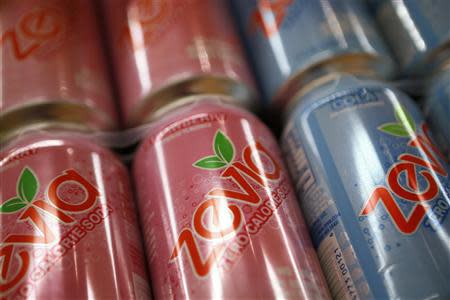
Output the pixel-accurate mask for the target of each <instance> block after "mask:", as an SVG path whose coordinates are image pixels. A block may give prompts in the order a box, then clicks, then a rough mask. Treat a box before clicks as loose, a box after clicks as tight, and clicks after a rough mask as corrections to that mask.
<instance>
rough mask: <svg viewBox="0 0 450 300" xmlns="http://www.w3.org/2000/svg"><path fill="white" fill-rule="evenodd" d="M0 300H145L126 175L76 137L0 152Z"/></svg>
mask: <svg viewBox="0 0 450 300" xmlns="http://www.w3.org/2000/svg"><path fill="white" fill-rule="evenodd" d="M0 179H1V187H0V188H1V199H0V224H1V227H0V299H7V300H9V299H55V300H61V299H148V298H149V297H150V290H149V286H148V280H147V276H146V269H145V257H144V255H143V248H142V244H141V237H140V231H139V227H138V223H137V220H136V219H137V216H136V210H135V206H134V203H133V198H132V194H131V189H130V182H129V177H128V173H127V169H126V168H125V166H124V165H123V164H122V163H121V161H120V160H118V158H117V157H116V156H115V155H113V154H112V153H111V152H110V151H109V150H107V149H105V148H103V147H101V146H99V145H97V144H95V143H93V142H91V141H89V140H87V139H86V138H81V137H77V136H75V135H74V134H73V133H71V134H70V135H69V134H67V133H64V134H63V133H57V132H54V133H49V132H47V133H44V132H39V133H38V132H34V133H28V134H25V135H22V136H21V137H20V138H18V139H14V140H12V141H10V142H9V143H8V145H6V146H5V147H4V148H3V149H2V150H1V152H0Z"/></svg>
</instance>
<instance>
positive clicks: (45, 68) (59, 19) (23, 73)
mask: <svg viewBox="0 0 450 300" xmlns="http://www.w3.org/2000/svg"><path fill="white" fill-rule="evenodd" d="M0 8H1V9H0V19H1V20H2V27H1V28H0V50H1V51H2V56H3V61H2V63H1V64H0V68H1V69H0V72H1V74H2V80H3V86H4V89H3V95H2V100H3V101H2V103H1V106H0V110H1V111H2V112H4V111H8V110H12V109H18V108H21V107H23V106H25V105H30V104H32V103H38V102H55V101H69V102H73V103H79V104H82V105H87V106H89V107H90V108H92V109H96V110H99V111H100V112H102V113H104V114H105V115H106V116H107V117H108V118H109V119H110V122H115V121H116V112H115V107H114V103H113V102H112V96H111V93H110V86H109V82H108V75H107V73H106V65H105V61H104V53H103V52H102V48H101V39H100V36H99V33H98V24H97V22H96V19H95V18H96V17H95V14H94V11H93V7H92V1H89V0H71V1H69V0H62V1H58V0H45V1H38V0H29V1H3V2H2V3H1V4H0Z"/></svg>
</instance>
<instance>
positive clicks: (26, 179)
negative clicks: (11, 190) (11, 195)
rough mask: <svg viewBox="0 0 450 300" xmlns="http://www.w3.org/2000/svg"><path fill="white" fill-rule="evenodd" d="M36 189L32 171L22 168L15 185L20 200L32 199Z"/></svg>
mask: <svg viewBox="0 0 450 300" xmlns="http://www.w3.org/2000/svg"><path fill="white" fill-rule="evenodd" d="M37 189H38V182H37V179H36V177H35V176H34V174H33V172H32V171H31V170H30V169H28V168H24V169H23V171H22V174H21V175H20V179H19V184H18V185H17V194H18V195H19V197H20V198H21V199H22V200H26V201H28V202H31V201H33V199H34V196H36V193H37Z"/></svg>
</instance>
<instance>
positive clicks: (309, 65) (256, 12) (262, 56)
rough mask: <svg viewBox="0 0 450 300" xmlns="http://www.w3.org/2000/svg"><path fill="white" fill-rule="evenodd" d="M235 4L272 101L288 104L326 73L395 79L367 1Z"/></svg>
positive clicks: (259, 0)
mask: <svg viewBox="0 0 450 300" xmlns="http://www.w3.org/2000/svg"><path fill="white" fill-rule="evenodd" d="M232 3H233V4H234V10H235V14H236V17H237V20H238V21H239V23H240V26H241V29H242V32H243V34H244V36H245V38H246V42H247V45H248V48H249V50H250V53H251V55H250V56H251V57H252V58H253V59H254V65H255V68H256V71H257V73H258V74H259V79H260V81H261V83H262V84H261V85H262V88H263V92H264V93H265V96H266V98H268V100H269V101H274V102H283V103H284V101H286V100H287V99H289V98H290V97H291V96H293V95H294V94H295V93H296V92H297V90H298V88H299V86H303V85H304V81H305V78H308V77H311V76H314V77H316V76H317V74H315V75H312V74H311V73H323V72H321V71H320V70H322V69H327V68H332V69H335V70H342V71H345V72H349V73H354V74H378V75H380V76H382V77H390V76H392V73H393V65H392V61H391V59H390V56H389V52H388V50H387V48H386V46H385V44H384V41H383V40H382V38H381V37H380V35H379V33H378V32H377V31H376V29H375V26H374V24H373V20H372V18H371V15H370V13H369V12H368V9H367V6H366V4H365V3H364V1H360V0H350V1H334V0H324V1H322V0H321V1H317V0H272V1H270V0H246V1H240V0H234V1H232ZM325 71H326V70H325ZM325 71H324V72H325Z"/></svg>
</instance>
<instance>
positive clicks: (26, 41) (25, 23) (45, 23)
mask: <svg viewBox="0 0 450 300" xmlns="http://www.w3.org/2000/svg"><path fill="white" fill-rule="evenodd" d="M63 31H64V22H63V21H62V19H61V17H60V13H59V12H58V11H55V10H53V9H50V8H37V9H34V10H32V11H30V12H28V13H26V14H24V15H23V16H22V18H21V19H20V21H19V22H18V24H17V25H16V26H15V27H13V28H11V29H9V30H7V31H5V32H4V33H2V35H1V36H0V46H1V45H7V44H8V42H9V44H10V45H11V51H12V54H13V55H14V56H15V58H16V59H17V60H25V59H26V58H28V57H29V56H31V55H33V54H34V53H35V52H37V51H38V49H40V48H42V46H43V45H45V44H46V43H49V42H52V41H56V39H57V38H59V37H61V35H62V33H63Z"/></svg>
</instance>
